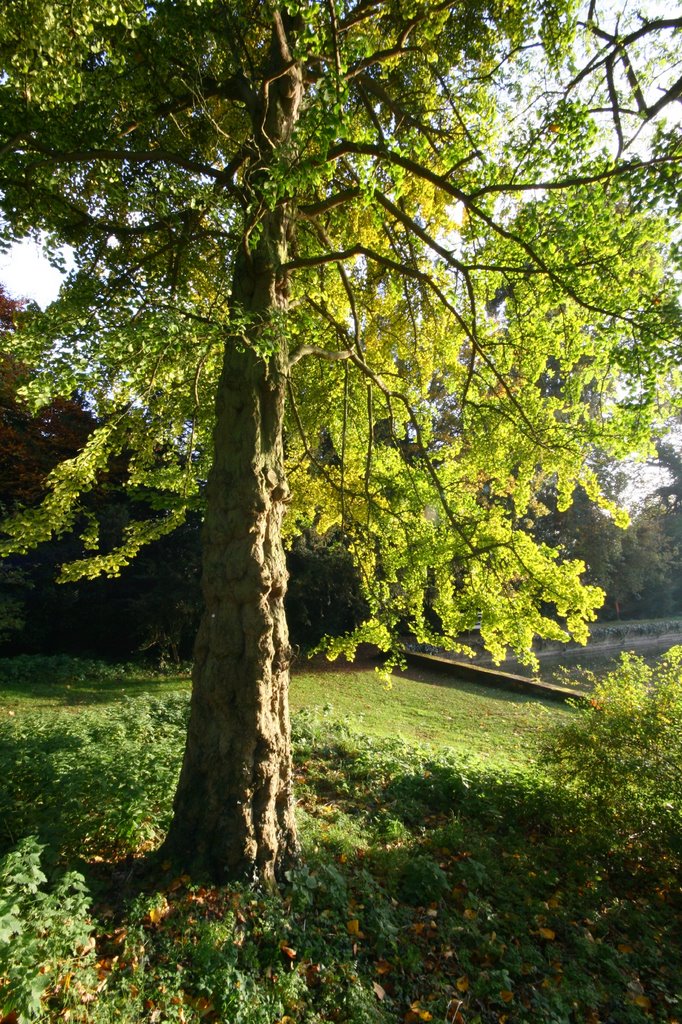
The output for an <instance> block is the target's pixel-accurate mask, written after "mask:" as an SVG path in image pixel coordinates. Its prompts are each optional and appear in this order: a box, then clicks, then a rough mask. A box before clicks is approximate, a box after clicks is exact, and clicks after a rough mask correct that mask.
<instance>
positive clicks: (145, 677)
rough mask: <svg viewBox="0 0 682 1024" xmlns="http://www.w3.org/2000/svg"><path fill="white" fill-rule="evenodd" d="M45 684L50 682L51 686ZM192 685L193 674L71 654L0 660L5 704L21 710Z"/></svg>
mask: <svg viewBox="0 0 682 1024" xmlns="http://www.w3.org/2000/svg"><path fill="white" fill-rule="evenodd" d="M45 680H49V682H46V681H45ZM187 686H189V672H188V671H187V670H185V669H181V668H178V670H177V673H174V674H172V675H171V674H169V673H168V672H165V671H164V672H161V671H155V670H154V669H152V668H149V667H145V666H143V665H137V664H125V665H120V664H108V663H106V662H102V661H88V660H86V659H81V658H72V657H70V656H68V655H50V656H39V655H20V656H18V657H15V658H2V659H0V701H1V702H3V703H5V704H11V705H12V706H13V707H15V708H16V707H21V705H22V704H24V703H25V704H26V705H29V704H30V706H31V709H32V710H33V707H34V706H35V704H36V703H39V704H40V703H44V704H46V705H53V706H60V705H62V706H65V707H70V706H75V705H88V704H108V703H113V702H117V701H123V700H126V699H128V698H130V697H134V696H137V695H140V694H144V693H149V694H155V695H157V696H158V695H160V694H163V693H171V692H174V691H177V690H179V689H182V688H185V687H187Z"/></svg>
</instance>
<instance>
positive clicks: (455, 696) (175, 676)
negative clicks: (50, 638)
mask: <svg viewBox="0 0 682 1024" xmlns="http://www.w3.org/2000/svg"><path fill="white" fill-rule="evenodd" d="M3 662H4V664H3ZM17 662H19V663H18V664H17ZM415 676H416V678H409V677H405V676H393V678H392V685H391V688H390V689H387V688H386V687H385V685H384V683H383V682H382V680H381V678H380V677H379V676H378V675H377V673H376V672H374V671H373V670H371V669H370V670H366V671H358V672H349V671H334V670H327V671H322V672H320V671H310V670H309V669H307V668H306V666H305V664H304V665H303V666H302V667H301V668H300V669H299V670H298V671H297V672H296V673H295V674H294V676H293V678H292V684H291V694H290V700H291V707H292V711H300V710H303V709H308V710H311V711H314V712H319V713H321V714H324V715H325V716H326V717H327V718H328V719H329V720H334V721H345V722H346V723H347V724H348V725H349V726H350V727H351V728H353V729H355V730H357V731H359V732H364V733H367V734H368V735H370V736H376V737H396V736H397V737H400V738H401V739H404V740H407V741H409V742H418V743H425V744H430V745H433V746H436V747H443V746H447V747H451V748H452V749H453V750H458V751H460V752H462V753H466V754H467V755H469V756H474V757H479V758H481V759H484V760H487V759H491V758H492V759H495V760H496V761H499V762H501V763H505V762H509V763H517V764H518V763H523V762H524V761H525V760H526V759H527V756H528V752H529V750H530V749H531V748H532V745H533V739H534V736H535V735H536V733H537V729H538V725H539V722H540V720H541V719H542V718H546V717H547V716H549V717H551V718H558V717H560V716H565V715H567V714H570V711H568V710H567V709H566V708H565V707H563V706H561V705H558V704H556V703H555V702H553V701H541V700H538V699H537V698H532V697H526V696H523V695H517V694H510V693H507V692H505V691H503V690H495V689H491V688H490V687H489V686H478V685H476V684H475V683H467V682H459V681H457V682H453V681H452V680H451V679H449V678H448V677H445V676H439V675H438V674H437V673H435V672H418V673H415ZM189 686H190V683H189V678H188V673H187V672H186V671H185V672H183V673H181V674H180V673H173V672H172V671H169V672H163V673H161V672H156V673H154V672H151V671H150V670H148V669H144V668H143V667H140V666H136V665H125V666H120V665H105V664H102V663H88V662H86V663H83V662H79V661H78V660H77V659H72V658H56V659H50V658H33V659H25V660H24V659H13V660H10V659H3V660H0V715H2V714H8V713H9V714H11V713H14V714H16V713H17V712H21V711H24V712H28V713H34V712H35V711H36V710H37V709H38V708H43V709H46V710H47V709H50V708H52V709H55V710H56V709H57V708H67V709H72V710H73V709H74V708H78V707H81V708H82V707H84V706H87V705H91V704H94V705H106V704H114V703H117V702H120V701H121V700H125V699H130V698H134V697H135V696H139V695H141V694H145V693H148V694H150V695H155V696H157V697H160V696H163V695H170V694H173V693H179V692H186V691H188V690H189Z"/></svg>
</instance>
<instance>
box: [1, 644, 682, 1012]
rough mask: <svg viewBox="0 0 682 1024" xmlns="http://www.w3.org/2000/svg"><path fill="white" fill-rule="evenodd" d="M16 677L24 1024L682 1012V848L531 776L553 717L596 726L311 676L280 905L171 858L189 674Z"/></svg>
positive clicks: (91, 672) (4, 998)
mask: <svg viewBox="0 0 682 1024" xmlns="http://www.w3.org/2000/svg"><path fill="white" fill-rule="evenodd" d="M5 669H6V670H5V672H4V681H3V672H2V666H1V665H0V1022H2V1024H23V1022H24V1021H29V1020H36V1021H41V1022H44V1024H47V1022H53V1021H54V1022H58V1021H62V1020H63V1021H70V1022H76V1021H78V1022H83V1024H114V1022H119V1024H163V1022H167V1021H168V1022H170V1021H173V1022H178V1024H323V1022H333V1024H393V1022H402V1024H419V1022H420V1021H427V1022H428V1021H434V1022H439V1024H537V1022H540V1024H545V1022H547V1024H578V1022H586V1024H647V1022H660V1024H663V1022H665V1024H673V1022H675V1021H679V1020H681V1019H682V984H681V982H680V979H682V928H680V922H681V915H682V899H681V897H680V886H679V869H680V851H679V850H678V849H676V848H672V847H670V846H668V845H665V844H663V845H660V846H659V847H658V848H656V847H653V848H652V847H651V845H649V847H648V848H647V847H646V845H643V844H642V843H640V844H639V845H638V844H637V843H635V842H632V841H630V840H629V839H627V838H626V841H625V842H621V841H619V842H616V841H615V840H614V839H613V836H612V835H611V833H609V830H608V828H607V827H606V825H605V824H603V823H599V822H597V824H595V822H594V820H591V819H589V818H588V817H587V816H586V813H585V810H584V807H583V805H582V804H581V802H580V801H579V800H578V799H576V798H574V797H572V796H570V795H569V794H568V793H566V792H564V791H563V790H561V789H559V788H557V787H555V786H553V785H552V783H551V782H550V781H549V780H548V778H547V776H546V773H545V770H544V767H543V765H542V764H539V763H537V762H536V761H535V760H534V758H533V754H532V750H533V743H532V736H533V733H534V731H535V730H537V729H538V728H540V724H541V723H542V722H552V721H553V722H557V721H560V722H566V721H570V720H572V718H575V716H576V713H575V712H572V711H570V710H568V709H566V708H564V707H562V706H561V705H557V704H547V705H546V706H545V709H544V710H542V711H540V710H538V705H537V702H535V701H529V700H528V699H527V698H524V697H520V696H516V695H509V694H499V693H495V692H491V691H489V690H488V689H485V690H483V689H482V688H479V687H477V686H475V685H472V684H469V683H466V684H462V685H461V686H460V685H453V684H451V683H449V682H448V683H442V682H439V681H438V679H437V678H436V677H434V678H430V679H428V680H426V679H424V680H421V681H419V680H415V679H407V678H397V679H396V680H395V681H394V685H393V688H392V689H391V690H390V691H389V692H386V691H385V690H384V689H383V688H382V684H381V682H380V680H379V679H378V678H377V677H376V676H375V674H374V673H373V672H371V671H360V672H353V671H336V670H333V669H332V670H331V671H324V672H316V673H313V672H310V671H307V670H306V669H305V667H304V668H303V670H302V671H301V672H300V673H298V674H297V675H296V676H295V678H294V682H293V688H292V690H293V692H292V705H293V708H294V714H293V729H294V748H295V763H296V787H297V790H296V792H297V798H298V809H299V824H300V834H301V842H302V854H303V856H302V860H301V864H300V866H299V867H297V868H296V869H295V870H293V871H292V872H290V873H289V874H288V876H287V879H286V881H285V884H284V885H283V886H282V889H281V891H280V892H279V893H276V894H271V893H270V894H269V893H265V892H262V891H259V890H257V889H253V888H249V887H248V886H240V885H232V886H229V887H223V888H215V887H210V886H207V885H205V884H202V881H201V879H192V878H189V877H187V876H179V877H177V876H175V875H174V874H173V873H172V871H171V870H170V868H169V867H167V866H164V865H158V864H156V865H154V863H153V860H150V857H149V851H151V850H153V848H154V847H155V845H157V844H158V841H159V840H160V838H161V836H162V835H163V831H164V829H165V827H166V824H167V822H168V820H169V815H170V810H171V807H170V804H171V797H172V793H173V788H174V784H175V779H176V777H177V771H178V767H179V758H180V756H181V751H182V743H183V734H184V729H185V721H186V713H187V695H188V681H187V679H186V678H184V677H175V678H173V677H167V676H164V677H155V676H152V675H149V674H147V675H145V674H144V673H141V672H140V671H139V670H132V669H126V670H122V669H120V668H118V669H117V668H114V667H110V666H109V667H107V666H97V665H94V664H89V665H83V664H82V663H76V662H73V661H70V660H69V659H64V660H62V661H61V662H59V663H57V662H55V663H52V664H50V663H49V662H48V660H47V659H32V660H27V661H25V662H24V663H22V664H15V665H14V666H13V667H12V666H5ZM614 835H615V833H614ZM29 837H34V838H29ZM621 838H622V837H621ZM3 855H4V856H3ZM74 872H77V873H74ZM3 1014H4V1016H3Z"/></svg>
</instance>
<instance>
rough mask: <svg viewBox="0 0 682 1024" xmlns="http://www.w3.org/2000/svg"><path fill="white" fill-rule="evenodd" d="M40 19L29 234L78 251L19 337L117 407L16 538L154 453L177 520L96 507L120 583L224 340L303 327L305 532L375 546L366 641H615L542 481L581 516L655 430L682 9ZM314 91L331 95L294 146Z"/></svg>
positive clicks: (8, 104)
mask: <svg viewBox="0 0 682 1024" xmlns="http://www.w3.org/2000/svg"><path fill="white" fill-rule="evenodd" d="M17 11H18V7H17V5H16V4H14V3H10V4H9V6H6V8H5V13H4V14H3V16H2V17H3V20H2V23H1V30H0V39H1V40H2V49H1V53H2V60H3V69H4V78H3V79H2V85H1V89H2V92H1V101H2V104H3V110H4V114H5V125H6V127H5V129H4V142H5V145H4V149H3V158H2V159H3V163H2V167H1V168H0V188H2V190H3V192H4V196H5V198H4V208H5V218H6V220H5V226H4V231H5V232H6V234H7V236H8V237H10V236H13V235H20V234H21V233H22V232H24V231H26V230H28V229H34V228H36V227H41V228H44V229H46V230H47V231H48V237H49V239H50V240H51V242H52V244H54V245H55V246H56V245H57V244H58V243H59V242H62V241H64V242H68V243H69V244H70V245H71V246H72V247H73V251H74V258H75V270H74V271H73V272H72V274H71V275H70V278H69V282H68V285H67V287H66V288H65V289H64V291H63V294H62V297H61V299H60V301H59V303H58V304H57V305H56V306H54V308H52V309H51V310H48V311H47V312H46V313H44V314H41V315H38V316H35V317H33V318H32V320H31V322H30V323H29V324H27V326H26V329H25V330H24V331H23V332H22V336H21V339H18V345H19V347H20V349H21V352H22V354H24V355H25V357H26V358H27V359H28V360H29V361H30V362H31V363H32V364H34V365H36V366H37V367H38V368H39V369H40V373H39V374H38V376H36V377H35V379H34V380H33V381H32V382H31V384H30V386H29V388H28V394H29V396H30V400H31V401H32V403H33V404H34V405H37V406H40V405H41V404H42V403H44V402H45V401H48V400H49V398H50V396H51V395H52V394H54V393H60V394H63V395H69V394H71V393H72V392H73V390H74V389H75V388H77V389H81V390H84V391H87V393H88V395H89V396H90V401H91V403H93V407H94V408H96V409H97V412H98V415H99V417H100V422H99V428H98V430H97V431H96V432H95V434H93V436H92V438H91V440H90V442H89V443H88V445H87V446H86V448H85V449H84V450H83V452H82V453H81V454H80V455H78V456H77V457H75V458H72V459H70V460H69V461H68V462H67V463H65V464H64V465H63V466H62V468H61V469H59V470H56V469H55V470H54V471H53V473H52V476H51V480H50V490H49V493H48V496H47V498H46V501H45V504H44V507H43V510H42V512H41V513H40V514H39V515H35V514H30V515H21V514H20V515H18V516H17V517H15V518H14V519H13V520H11V521H10V522H8V523H7V524H6V529H7V530H8V531H9V537H10V539H9V541H8V542H7V545H6V546H7V547H9V548H12V549H25V548H27V547H28V546H30V545H32V544H35V543H36V542H38V541H40V540H43V539H45V538H47V537H49V536H50V534H51V532H52V531H55V530H57V531H59V530H62V529H64V528H67V527H68V526H70V525H73V524H74V507H77V502H78V495H79V494H80V493H83V492H86V491H88V490H89V489H90V488H91V487H92V486H93V482H94V481H95V480H96V478H97V476H98V474H99V473H100V472H101V471H102V469H103V468H104V467H105V466H106V464H107V460H108V459H109V458H110V457H111V453H112V452H114V453H115V452H121V451H124V450H125V451H128V452H130V453H131V455H130V463H129V465H130V476H129V484H130V486H131V487H138V486H139V485H140V483H141V482H143V481H144V482H145V485H147V486H152V487H154V488H156V489H157V490H159V491H160V492H162V493H163V494H164V502H163V508H159V509H158V510H157V514H156V516H155V518H154V519H153V520H150V519H144V520H137V521H131V522H129V523H128V524H127V526H126V529H125V531H124V534H123V536H122V538H121V540H122V543H121V544H120V545H118V546H117V547H116V548H114V549H111V548H110V547H109V546H108V545H107V544H106V542H105V543H104V544H103V546H102V547H101V549H100V551H99V553H98V550H97V543H98V542H97V537H96V530H95V529H94V527H92V525H91V526H90V528H89V529H88V530H87V540H88V546H89V547H90V548H91V555H90V556H89V557H88V558H87V559H86V560H82V559H80V560H78V561H77V565H76V567H74V568H72V569H64V570H63V572H64V574H65V575H66V576H67V577H69V578H74V577H75V576H77V575H79V574H81V575H82V574H85V575H91V574H97V573H99V572H118V571H120V568H121V566H123V565H125V564H126V562H127V561H128V560H129V558H130V557H131V555H132V553H134V552H135V551H137V550H138V549H139V548H140V546H141V545H143V544H144V543H146V542H148V541H149V540H151V539H153V538H154V537H158V536H160V535H162V534H164V533H167V532H168V531H169V530H170V529H171V528H172V527H173V526H175V525H177V523H178V522H180V521H181V520H182V518H183V516H184V515H185V514H186V509H187V508H188V507H191V506H192V504H193V503H194V501H195V496H196V494H197V487H198V481H201V479H202V478H203V477H205V475H206V472H207V467H208V464H209V463H210V460H211V443H210V431H211V429H212V425H213V396H214V394H215V389H216V386H217V379H218V374H219V370H220V364H221V353H222V350H223V348H224V346H225V345H226V344H227V346H228V347H230V346H239V345H241V344H243V345H246V346H247V348H248V347H251V348H252V349H253V350H254V351H256V352H257V353H259V355H260V357H261V358H262V359H264V360H265V361H267V360H268V359H270V357H271V354H272V353H273V352H274V351H275V350H282V347H283V346H284V348H286V349H287V350H288V352H289V356H288V361H289V368H288V371H287V373H288V375H289V385H288V386H289V422H288V428H287V455H288V463H289V469H290V477H291V483H292V485H293V488H294V505H293V510H292V511H291V513H290V516H289V526H288V529H289V530H295V529H297V528H300V527H301V526H305V525H310V524H311V523H315V524H316V525H317V526H318V528H319V529H320V530H321V532H322V533H324V532H326V530H327V529H329V528H332V527H334V526H338V525H340V526H341V528H342V529H343V530H344V531H345V532H346V534H347V535H348V537H349V538H350V542H351V548H352V551H353V554H354V556H355V557H356V559H358V560H359V562H360V563H361V565H362V567H363V585H364V588H365V597H366V600H367V602H368V608H369V611H370V619H371V623H372V625H371V627H368V628H367V629H366V630H365V635H367V634H368V633H369V632H371V633H372V634H373V635H374V636H376V637H378V638H380V639H382V640H384V641H385V640H386V639H387V634H386V632H385V630H386V628H388V629H389V631H390V629H391V628H397V627H398V626H399V625H402V624H404V622H405V620H409V622H410V625H411V628H412V629H413V630H415V631H416V632H417V633H418V634H421V635H422V636H423V637H424V638H425V639H428V637H427V634H429V633H430V632H431V627H432V625H433V623H437V624H438V629H439V631H440V632H442V633H443V634H445V637H446V639H447V640H449V641H450V642H453V641H454V639H455V638H456V637H457V636H458V635H459V634H460V633H461V632H462V630H463V629H465V628H467V627H468V626H471V625H473V624H474V623H475V622H476V621H478V619H479V617H481V620H482V633H483V636H484V638H485V639H486V642H487V643H488V644H489V646H490V647H491V648H492V649H493V650H494V651H495V652H496V653H501V652H502V651H503V650H504V647H505V646H506V644H507V643H510V644H511V645H512V646H513V647H515V648H517V649H518V650H520V651H521V652H522V653H523V652H525V651H527V649H528V647H529V644H530V640H531V639H532V636H533V634H534V633H539V634H541V635H542V634H545V635H552V636H563V635H565V631H566V630H568V632H572V633H574V634H575V635H577V636H584V629H585V627H584V622H585V619H589V617H590V615H591V614H592V610H593V609H594V607H595V606H597V605H598V603H599V600H600V598H599V594H598V591H597V590H594V589H592V590H590V589H589V588H588V589H582V588H581V587H580V585H579V577H580V573H581V569H582V566H581V565H580V563H579V562H576V563H571V562H570V561H569V560H562V559H557V558H556V557H555V556H554V555H553V554H552V552H550V551H549V550H548V549H547V548H546V547H545V546H544V545H543V544H542V543H539V544H538V543H535V542H534V540H533V536H534V535H533V530H532V524H533V521H534V520H535V518H536V517H537V516H538V515H542V508H541V507H539V506H538V505H537V503H536V499H535V495H536V494H537V492H538V490H539V488H540V487H541V485H542V482H543V481H545V480H547V479H548V478H550V479H552V480H554V481H555V483H556V486H557V488H558V494H559V506H560V507H561V508H564V507H565V506H566V505H567V504H568V503H569V502H570V499H571V495H572V493H573V490H574V487H575V485H576V482H581V483H582V484H583V486H584V487H585V489H586V492H587V493H588V494H589V495H590V497H591V498H592V499H594V498H598V495H599V488H598V485H597V482H596V480H595V479H594V476H593V474H592V473H591V472H590V471H589V470H588V469H586V467H585V455H586V453H587V452H588V451H589V450H590V448H591V446H592V445H593V443H594V441H595V440H596V439H597V438H598V439H599V441H600V443H601V444H602V445H604V446H605V447H607V448H610V449H611V450H613V451H616V452H623V451H625V450H627V449H628V448H630V447H631V446H633V445H635V444H637V443H639V444H641V443H644V442H645V441H646V438H647V436H648V431H649V426H650V422H651V419H652V416H653V415H655V414H656V413H657V412H658V410H659V409H660V402H661V399H662V397H663V394H664V387H663V385H664V380H665V375H666V367H667V366H668V363H669V360H670V359H673V360H674V359H675V358H676V351H677V349H676V345H677V338H678V327H679V309H678V304H677V289H676V285H675V281H674V275H673V273H672V272H671V264H670V262H669V261H670V259H671V257H674V256H675V252H676V249H675V247H674V239H672V238H671V235H670V231H669V226H670V223H671V222H672V221H673V220H674V215H675V209H676V203H677V201H678V195H677V190H676V188H675V181H676V176H677V174H678V167H679V160H680V151H679V131H678V127H677V126H676V124H675V122H674V120H673V121H671V122H670V123H669V124H666V122H665V121H664V120H662V119H663V118H664V117H665V115H666V112H667V108H668V105H669V104H670V103H672V102H673V101H674V100H675V99H676V98H677V95H678V84H676V83H675V80H674V77H673V74H674V70H671V69H674V67H675V56H676V52H677V50H676V48H677V42H678V33H679V29H680V24H681V21H680V19H679V18H675V17H667V18H657V17H655V16H654V15H649V16H647V14H646V12H644V13H642V14H641V16H640V14H639V13H637V14H632V15H631V16H630V15H627V14H626V13H625V12H622V13H621V12H617V11H615V10H613V11H612V10H611V8H610V5H605V7H604V9H603V10H602V8H601V6H600V5H599V4H594V3H592V4H591V5H590V7H589V10H588V9H585V10H583V9H582V7H581V6H580V5H579V4H576V3H574V2H562V3H560V4H552V5H549V6H548V5H545V4H540V5H538V6H537V9H536V7H535V6H534V5H533V4H532V3H526V2H524V3H514V4H510V5H509V4H508V5H506V6H505V7H504V8H502V7H499V6H498V5H494V4H493V5H488V4H473V5H472V4H466V5H458V4H456V3H454V2H452V3H443V4H434V5H429V4H417V5H416V6H414V9H412V8H410V10H409V11H408V10H402V8H400V7H399V6H397V5H394V4H392V3H389V2H386V3H382V4H379V5H377V6H376V7H366V5H364V4H359V5H357V6H355V5H353V4H341V5H336V6H333V7H331V6H329V5H326V4H322V3H317V2H312V0H311V2H309V3H303V4H296V5H294V6H293V7H292V6H290V8H288V9H287V10H286V11H278V10H277V9H276V8H274V7H272V8H271V7H270V6H269V5H265V6H263V5H259V4H257V5H253V7H252V6H251V5H250V4H249V3H248V2H246V0H245V2H244V3H242V4H240V5H237V6H235V5H231V6H230V7H229V9H228V8H227V7H226V6H225V5H224V4H223V3H221V2H219V0H211V2H203V3H199V2H196V3H195V2H184V3H183V4H181V5H177V4H174V3H168V4H166V3H160V4H159V3H157V4H154V5H153V6H152V5H144V4H142V3H138V2H134V0H108V2H107V3H104V4H102V3H98V4H96V5H91V4H90V3H88V2H85V0H83V2H81V3H79V5H78V16H77V17H76V16H75V14H74V12H73V11H71V14H70V16H69V18H68V19H64V18H62V17H61V14H60V11H61V9H60V8H59V5H55V4H48V5H45V4H44V3H43V2H40V3H38V2H35V3H28V4H24V6H23V7H22V15H21V17H18V15H17ZM67 21H68V25H69V28H68V30H67V28H66V22H67ZM278 61H279V64H278V63H277V62H278ZM271 65H272V67H271ZM275 65H276V67H275ZM280 65H281V69H280ZM273 67H274V70H273V69H272V68H273ZM278 76H279V77H278ZM650 80H654V81H655V82H656V87H655V88H652V89H651V90H650V89H649V81H650ZM282 82H284V83H285V85H286V88H289V87H291V89H292V90H298V91H299V92H300V96H299V97H298V99H297V101H296V102H297V103H299V101H300V105H299V106H298V107H297V108H296V111H295V116H294V115H292V120H291V124H289V123H288V122H287V124H289V127H288V128H287V132H288V133H289V134H286V135H285V136H282V138H279V136H278V137H275V136H276V131H277V130H278V129H276V127H275V120H276V117H277V116H279V115H277V114H276V104H278V103H280V101H281V102H282V103H283V102H284V100H283V99H282V96H283V95H284V93H282V96H280V93H279V92H278V90H279V89H280V86H281V89H282V90H284V91H286V90H285V85H282V84H281V83H282ZM273 83H274V84H273ZM292 95H293V93H292ZM283 109H284V108H283V107H282V110H283ZM269 119H271V120H269ZM271 121H272V123H271ZM275 214H276V215H275ZM277 216H281V217H283V218H285V220H286V223H287V225H288V227H287V231H288V232H289V235H288V240H287V241H286V244H284V243H282V244H283V245H284V247H285V248H286V249H287V252H286V253H285V252H284V249H282V252H281V253H279V254H278V252H275V251H271V250H272V248H273V247H275V248H276V244H275V241H274V235H273V240H272V241H268V231H271V230H274V228H273V227H272V225H273V218H274V220H276V217H277ZM671 245H672V248H671ZM259 246H260V248H259ZM268 247H270V248H268ZM54 252H55V259H57V260H58V258H59V256H58V251H57V250H56V249H55V250H54ZM266 253H267V260H270V259H271V260H272V262H273V267H275V270H276V274H278V275H279V278H278V279H279V280H280V282H281V295H280V296H279V298H278V300H277V301H278V302H279V303H280V305H279V307H278V308H275V307H273V308H272V309H270V310H269V311H265V312H264V311H263V310H261V311H260V312H258V313H256V312H254V310H250V309H249V308H248V303H246V304H245V303H244V302H242V300H241V299H240V298H239V295H240V294H241V292H240V290H239V289H240V288H241V285H239V286H237V285H236V284H235V280H236V278H235V275H237V276H239V275H240V274H242V273H245V267H244V265H242V263H241V262H240V260H241V255H240V254H244V256H245V259H246V262H247V264H248V266H249V267H251V268H253V266H256V265H257V264H258V261H259V260H262V259H265V258H266ZM254 260H255V261H256V263H254ZM250 272H251V271H249V273H250ZM277 287H278V288H279V285H278V286H277ZM278 294H279V293H278ZM654 398H656V402H657V403H658V404H657V406H656V408H655V406H654ZM74 503H76V504H75V505H74ZM424 594H426V595H427V602H428V603H430V604H433V606H434V609H435V618H434V617H433V616H432V615H429V614H427V615H424V611H423V595H424ZM541 600H544V601H551V602H552V603H553V604H554V605H555V606H556V609H557V611H558V616H559V618H558V619H557V617H556V615H549V616H548V615H544V614H543V613H542V610H543V609H544V608H546V605H545V606H543V605H541V604H540V601H541ZM380 622H381V623H382V625H381V627H380V626H379V623H380Z"/></svg>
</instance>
